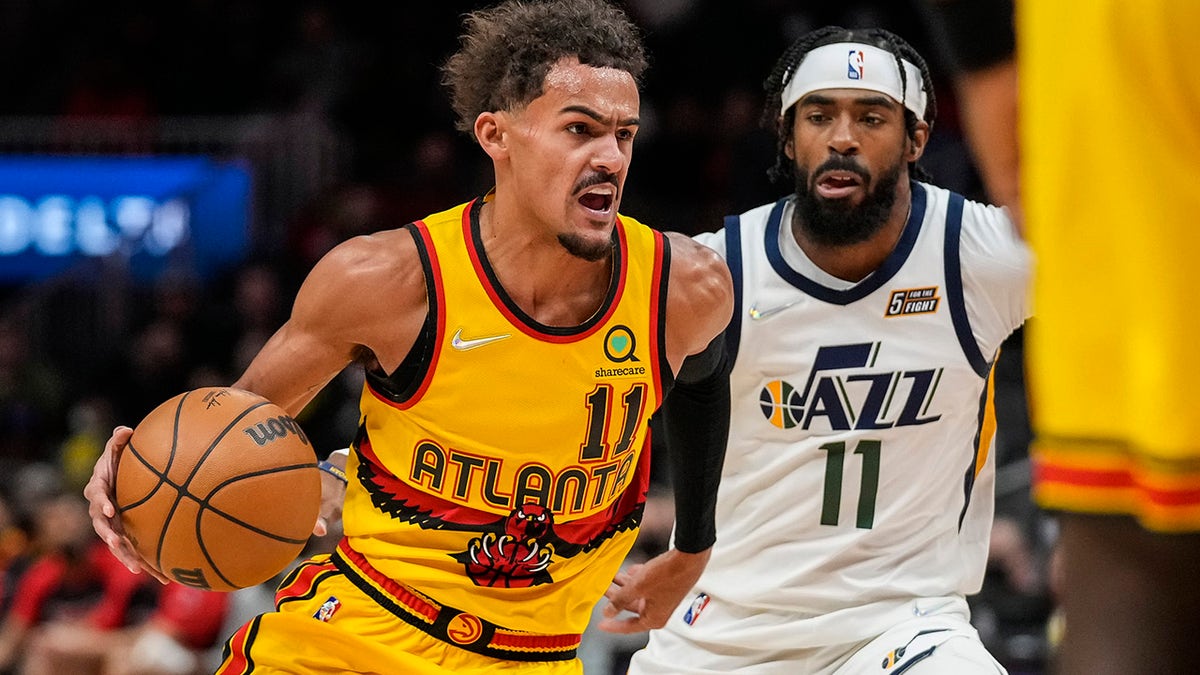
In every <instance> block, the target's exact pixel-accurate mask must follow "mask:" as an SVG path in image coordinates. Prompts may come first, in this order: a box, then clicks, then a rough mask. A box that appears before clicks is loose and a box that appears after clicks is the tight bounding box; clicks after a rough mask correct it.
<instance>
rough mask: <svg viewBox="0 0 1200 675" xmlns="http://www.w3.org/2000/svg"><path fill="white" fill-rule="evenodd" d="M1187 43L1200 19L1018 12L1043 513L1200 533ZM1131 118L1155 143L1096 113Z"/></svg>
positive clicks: (1037, 6)
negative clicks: (1134, 111) (1119, 517)
mask: <svg viewBox="0 0 1200 675" xmlns="http://www.w3.org/2000/svg"><path fill="white" fill-rule="evenodd" d="M1085 5H1086V11H1083V10H1081V9H1080V8H1081V7H1084V6H1085ZM1184 26H1187V27H1189V28H1190V27H1195V26H1200V3H1197V2H1194V1H1193V0H1164V1H1159V2H1137V3H1133V2H1126V1H1125V0H1089V1H1088V2H1087V3H1069V2H1024V3H1017V35H1018V36H1019V39H1020V43H1021V44H1020V50H1019V51H1020V53H1021V58H1020V59H1019V62H1018V68H1019V69H1020V73H1019V77H1020V80H1021V97H1020V116H1021V153H1022V154H1021V186H1022V187H1021V189H1022V193H1023V195H1022V199H1023V204H1022V206H1023V208H1024V212H1025V225H1026V232H1027V233H1028V235H1029V238H1030V243H1031V245H1032V247H1033V250H1034V252H1035V253H1036V255H1037V273H1036V277H1035V282H1034V288H1035V296H1034V302H1033V306H1034V317H1035V318H1034V319H1033V320H1032V322H1031V323H1030V325H1029V330H1028V331H1027V333H1026V334H1027V336H1028V337H1029V343H1028V349H1027V354H1028V355H1029V358H1030V367H1029V383H1030V404H1031V413H1032V415H1033V423H1034V428H1035V431H1036V432H1037V438H1038V441H1037V445H1036V446H1035V448H1034V450H1035V453H1034V457H1035V462H1036V464H1035V474H1034V478H1035V495H1036V497H1037V499H1038V502H1039V503H1040V504H1041V505H1043V506H1045V507H1049V508H1052V509H1059V510H1066V511H1074V512H1082V513H1101V514H1128V515H1132V516H1134V517H1136V518H1137V519H1138V520H1139V521H1140V522H1141V523H1142V525H1144V526H1145V527H1147V528H1149V529H1152V530H1158V531H1164V532H1183V531H1200V386H1198V382H1200V350H1198V349H1197V348H1196V342H1197V338H1198V336H1200V311H1197V308H1196V287H1197V284H1196V275H1195V274H1194V273H1193V272H1194V269H1195V267H1196V265H1197V260H1200V230H1197V228H1196V214H1197V212H1198V211H1200V190H1197V189H1196V188H1197V185H1198V184H1200V164H1197V162H1196V157H1197V155H1198V154H1200V125H1197V124H1196V115H1195V110H1196V105H1197V103H1200V78H1197V77H1196V74H1195V69H1194V68H1193V67H1192V65H1191V63H1190V61H1189V59H1184V58H1181V55H1183V54H1190V53H1192V51H1193V46H1194V41H1195V38H1194V36H1193V34H1192V31H1190V30H1187V29H1184V28H1183V27H1184ZM1064 47H1066V51H1065V52H1064ZM1064 53H1069V54H1071V55H1072V58H1070V59H1069V66H1068V67H1066V68H1064ZM1074 57H1078V58H1074ZM1131 102H1136V103H1135V105H1138V106H1141V109H1144V110H1146V111H1151V112H1149V114H1148V116H1147V118H1146V119H1147V120H1148V122H1147V124H1146V125H1143V124H1136V123H1130V120H1129V119H1127V118H1126V117H1125V116H1123V115H1119V114H1117V115H1100V114H1090V113H1084V114H1081V112H1080V111H1082V110H1084V109H1087V110H1089V111H1097V110H1123V109H1126V108H1128V106H1129V105H1130V104H1131ZM1139 119H1140V118H1139ZM1143 181H1144V184H1142V183H1143Z"/></svg>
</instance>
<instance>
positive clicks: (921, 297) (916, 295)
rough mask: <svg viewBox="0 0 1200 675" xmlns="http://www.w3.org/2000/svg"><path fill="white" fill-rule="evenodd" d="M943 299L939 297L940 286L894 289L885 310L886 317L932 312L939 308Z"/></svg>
mask: <svg viewBox="0 0 1200 675" xmlns="http://www.w3.org/2000/svg"><path fill="white" fill-rule="evenodd" d="M941 301H942V299H941V298H940V297H938V287H937V286H932V287H929V288H909V289H905V290H901V291H892V293H891V295H890V296H888V306H887V308H886V309H884V311H883V315H884V316H886V317H892V316H907V315H909V314H932V313H934V312H936V311H937V310H938V305H939V304H941Z"/></svg>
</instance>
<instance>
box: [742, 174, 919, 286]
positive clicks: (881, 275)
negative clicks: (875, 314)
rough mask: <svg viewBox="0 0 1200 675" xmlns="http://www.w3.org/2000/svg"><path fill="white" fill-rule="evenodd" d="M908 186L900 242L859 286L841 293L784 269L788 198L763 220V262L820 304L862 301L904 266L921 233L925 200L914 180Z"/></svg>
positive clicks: (777, 204) (788, 268)
mask: <svg viewBox="0 0 1200 675" xmlns="http://www.w3.org/2000/svg"><path fill="white" fill-rule="evenodd" d="M909 185H911V186H912V207H911V209H910V210H909V213H908V222H907V223H905V225H904V232H903V233H901V234H900V241H897V242H896V247H895V248H894V249H892V252H891V253H890V254H888V257H887V258H886V259H885V260H884V261H883V264H882V265H880V266H879V269H877V270H875V272H874V273H872V274H871V276H869V277H867V278H866V279H864V280H863V281H862V283H859V284H856V285H854V286H852V287H850V288H847V289H845V290H836V289H833V288H828V287H826V286H822V285H821V284H819V283H817V282H815V281H813V280H812V279H809V278H808V277H806V276H804V275H803V274H800V273H799V272H797V271H796V270H794V269H792V268H791V267H789V266H788V264H787V262H786V261H785V260H784V259H783V252H782V251H781V250H780V249H779V228H780V227H782V222H781V221H782V220H783V207H784V204H786V203H787V201H788V199H791V197H787V198H784V199H781V200H779V201H778V202H776V203H775V208H774V209H772V210H771V216H770V218H768V219H767V230H766V241H765V242H763V243H764V244H765V246H766V252H767V260H769V261H770V262H771V267H773V268H774V269H775V272H776V273H777V274H778V275H779V276H780V277H782V278H783V279H784V281H787V282H788V283H789V284H791V285H793V286H795V287H796V288H798V289H800V290H801V291H804V292H805V293H807V294H809V295H811V296H812V297H814V298H816V299H818V300H821V301H822V302H828V303H830V304H832V305H848V304H850V303H852V302H855V301H858V300H862V299H863V298H865V297H867V296H868V295H870V294H872V293H874V292H875V291H877V290H879V288H880V287H882V286H883V285H884V284H886V283H887V282H888V281H890V280H891V278H892V277H893V276H895V275H896V273H897V272H899V271H900V268H901V267H903V266H904V261H906V260H908V256H909V254H910V253H912V250H913V246H915V245H916V243H917V237H918V236H919V235H920V234H921V224H922V223H923V222H924V221H925V204H926V199H927V198H926V195H925V188H924V187H922V186H921V184H920V183H917V182H916V181H913V182H911V183H909Z"/></svg>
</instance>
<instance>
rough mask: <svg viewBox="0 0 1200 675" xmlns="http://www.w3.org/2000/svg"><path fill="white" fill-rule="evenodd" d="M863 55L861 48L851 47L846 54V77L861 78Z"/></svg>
mask: <svg viewBox="0 0 1200 675" xmlns="http://www.w3.org/2000/svg"><path fill="white" fill-rule="evenodd" d="M864 59H865V55H864V54H863V53H862V51H861V50H858V49H851V50H850V53H849V54H847V55H846V77H848V78H850V79H851V80H861V79H862V78H863V65H864V64H863V61H864Z"/></svg>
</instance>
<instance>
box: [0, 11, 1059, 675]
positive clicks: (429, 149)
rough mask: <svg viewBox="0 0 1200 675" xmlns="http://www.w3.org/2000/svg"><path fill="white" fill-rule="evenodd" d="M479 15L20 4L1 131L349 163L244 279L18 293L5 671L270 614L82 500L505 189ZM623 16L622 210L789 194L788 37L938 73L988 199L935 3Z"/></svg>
mask: <svg viewBox="0 0 1200 675" xmlns="http://www.w3.org/2000/svg"><path fill="white" fill-rule="evenodd" d="M481 4H483V3H479V2H444V3H423V4H421V5H416V6H414V5H413V4H412V3H350V4H349V6H348V5H347V4H346V3H333V2H330V1H325V2H322V1H320V0H316V1H312V2H305V3H296V4H292V3H272V2H261V1H259V2H240V1H239V2H235V1H234V0H184V1H183V2H174V3H136V2H117V3H106V4H96V3H82V2H73V1H71V0H50V1H39V2H33V0H14V1H11V2H5V3H3V6H2V8H0V55H2V57H3V58H5V59H6V61H5V62H7V63H21V64H24V65H23V66H22V67H19V68H7V69H4V70H3V71H2V72H0V86H2V87H3V91H4V92H5V95H4V96H3V97H0V122H2V120H3V119H4V118H5V117H17V116H48V117H52V118H64V119H66V118H72V117H77V118H109V119H111V118H116V119H120V120H124V121H125V122H126V123H128V124H131V125H138V124H155V123H163V122H164V121H167V122H169V120H170V119H171V118H172V117H175V116H195V115H206V116H236V115H248V114H259V113H271V114H289V115H305V116H312V117H314V118H317V119H320V120H321V121H322V122H323V123H324V124H325V125H326V126H327V127H328V128H330V129H332V130H333V131H334V133H335V136H336V138H337V139H338V142H339V146H340V147H341V148H342V149H343V151H344V153H345V156H346V157H347V161H346V162H345V164H344V166H343V167H342V168H341V169H340V170H339V173H338V175H337V176H335V179H334V180H331V181H329V182H328V183H327V184H326V185H324V186H322V187H321V189H318V190H315V191H313V192H312V193H311V194H309V195H307V196H306V198H305V199H303V200H301V201H299V202H298V203H295V204H293V205H291V206H292V208H290V209H282V210H277V211H272V212H260V213H257V214H255V227H256V228H257V229H258V230H259V233H260V234H261V233H269V234H270V236H260V237H258V238H253V239H252V241H254V242H255V244H254V246H253V247H252V249H251V250H248V251H247V252H246V257H245V259H244V260H243V262H242V263H241V264H239V265H237V266H234V267H232V268H230V269H227V270H224V271H223V272H222V273H220V274H218V275H217V276H216V277H214V278H200V277H196V276H194V275H192V274H189V273H186V272H178V273H174V272H171V271H168V272H167V273H165V274H163V275H162V276H160V277H159V278H158V279H156V280H155V281H154V282H152V283H149V284H138V283H135V282H134V281H132V280H131V279H130V278H129V276H128V274H126V273H124V272H123V271H122V270H120V269H114V268H112V267H110V266H104V265H99V266H93V267H91V268H88V269H86V270H83V269H81V270H76V271H73V272H69V273H67V274H65V275H62V276H61V277H58V278H54V279H51V280H49V281H43V282H38V283H36V284H22V283H11V284H8V285H0V674H2V673H7V672H13V673H41V672H52V671H57V672H72V673H87V672H95V673H99V672H105V673H189V672H193V671H196V669H199V671H197V672H203V670H204V668H206V667H207V668H211V660H210V659H211V658H212V655H213V653H214V650H216V649H219V643H220V641H221V640H223V639H224V637H225V636H226V635H227V633H228V630H229V627H230V626H233V625H236V623H237V622H239V621H240V618H241V617H244V616H248V612H252V611H257V610H258V609H260V608H261V607H262V603H265V602H269V598H270V588H269V587H267V586H264V588H259V589H247V591H245V592H239V593H236V594H229V595H223V594H205V593H202V592H199V591H192V590H190V589H186V588H183V587H178V586H176V585H171V586H166V587H159V586H158V584H156V583H149V584H147V583H146V577H145V576H144V575H143V576H141V577H136V576H134V575H130V574H129V573H128V572H126V571H124V570H123V568H121V567H120V566H119V565H116V564H114V562H113V561H112V560H111V558H110V557H108V556H107V552H106V551H105V550H104V548H103V545H102V544H101V543H100V542H99V540H98V539H96V538H95V536H94V535H93V534H92V531H91V526H90V523H89V522H88V520H87V516H86V504H85V503H83V502H82V499H81V496H80V493H81V490H82V487H83V484H84V483H85V482H86V480H87V478H88V476H89V475H90V473H91V468H92V465H93V464H94V462H95V459H96V457H97V456H98V455H99V453H100V452H101V450H102V448H103V444H104V441H105V440H106V439H107V438H108V435H109V433H110V432H111V430H112V428H113V426H114V425H116V424H126V425H130V426H132V425H135V424H136V423H137V421H138V420H140V419H141V418H142V417H143V416H144V415H145V414H146V413H148V412H149V411H150V410H151V409H153V407H154V406H156V405H157V404H158V403H161V402H162V401H164V400H166V399H168V398H170V397H171V396H174V395H175V394H177V393H180V392H182V391H184V390H187V389H191V388H195V387H199V386H207V385H216V384H228V383H229V382H231V381H233V380H234V379H236V377H237V375H238V374H239V373H240V372H241V370H242V369H243V368H244V367H245V365H246V364H247V362H248V360H249V359H250V358H251V357H252V356H253V355H254V353H255V352H256V351H257V349H258V347H259V346H261V344H262V343H263V341H264V340H266V339H267V337H269V336H270V334H271V333H272V332H273V331H274V330H275V328H277V327H278V326H279V325H280V323H281V322H282V321H283V320H284V318H285V317H286V315H287V312H288V311H289V304H290V299H291V297H292V295H293V294H294V292H295V290H296V284H297V283H298V281H299V279H301V278H303V275H304V274H305V273H306V272H307V271H308V269H309V268H310V267H311V265H312V264H313V263H314V262H315V261H316V260H317V259H318V258H319V257H320V256H321V255H322V254H323V253H324V252H326V251H327V250H329V248H331V247H332V246H334V245H335V244H337V243H338V242H340V241H342V240H344V239H346V238H348V237H351V236H354V235H357V234H362V233H367V232H371V231H375V230H378V229H381V228H389V227H396V226H399V225H402V224H404V223H405V222H408V221H410V220H412V219H415V218H419V217H421V216H424V215H426V214H428V213H430V212H434V211H437V210H441V209H443V208H446V207H448V206H450V205H453V204H456V203H459V202H462V201H465V200H467V199H470V198H471V197H473V196H476V195H478V194H480V193H482V192H483V191H485V190H486V189H487V187H488V180H489V178H488V176H487V174H486V165H485V164H484V163H483V161H482V157H481V153H479V152H478V150H477V149H476V148H474V147H473V145H472V143H471V142H470V141H469V140H468V139H466V138H463V137H460V136H458V135H456V132H454V131H453V124H452V121H451V114H450V112H449V107H448V103H447V101H446V98H445V95H444V92H443V90H442V89H441V88H440V86H439V83H438V78H439V76H438V72H437V66H438V65H439V64H440V63H441V62H442V60H443V59H444V58H445V57H446V56H447V55H448V54H449V53H450V52H451V51H452V50H453V49H454V47H455V44H454V43H453V39H454V37H453V36H455V35H456V34H457V32H458V27H459V21H460V17H461V14H462V13H463V12H464V11H467V10H469V9H472V8H473V7H476V6H479V5H481ZM623 4H625V5H626V6H627V7H628V9H629V10H630V11H631V13H632V14H633V16H634V17H635V18H636V19H637V20H638V21H639V22H640V23H641V24H642V25H643V26H644V27H645V29H646V37H647V43H648V46H649V50H650V54H651V57H652V62H651V63H652V65H651V70H650V72H649V73H648V75H647V78H646V81H645V83H644V94H643V104H642V105H643V109H642V114H643V119H642V130H641V132H640V134H639V137H638V145H637V152H636V154H635V162H634V166H633V171H632V180H631V181H630V183H629V186H628V192H627V194H626V196H625V201H624V203H623V205H622V210H623V211H624V212H626V213H630V214H633V215H636V216H637V217H638V218H639V219H641V220H643V221H645V222H648V223H650V224H652V225H655V226H658V227H661V228H663V229H670V230H677V231H683V232H687V233H697V232H701V231H706V230H715V229H716V228H717V227H719V226H720V223H721V217H722V216H723V215H725V214H727V213H737V212H740V211H741V210H744V209H745V208H748V207H749V206H752V205H756V204H759V203H761V202H764V201H767V200H770V199H773V198H775V197H776V196H778V195H780V194H782V193H783V192H786V189H785V188H779V187H773V186H771V185H770V184H769V183H768V181H767V178H766V168H767V167H768V166H769V165H770V163H771V162H772V160H773V153H774V146H773V141H772V140H771V136H770V135H769V134H768V133H767V132H766V131H765V130H764V129H763V127H762V126H761V124H760V115H761V110H762V96H761V88H760V84H761V82H762V79H763V78H764V77H765V75H766V74H767V73H768V71H769V70H770V67H771V65H772V64H773V63H774V60H775V58H776V57H777V56H778V55H779V53H780V52H782V50H783V48H784V47H785V46H786V45H787V44H788V43H789V42H790V41H791V40H792V39H793V38H794V37H795V36H797V35H799V34H801V33H803V32H805V31H807V30H809V29H811V28H813V27H816V26H818V25H822V24H827V23H834V24H839V25H844V26H866V25H878V26H882V27H886V28H889V29H891V30H893V31H895V32H897V33H900V34H901V35H904V36H905V37H906V38H907V39H909V41H910V42H912V43H913V44H914V45H915V46H916V47H917V48H918V49H919V50H921V51H923V52H924V53H926V54H927V56H928V59H929V61H930V63H931V66H933V68H934V71H935V75H937V76H938V77H939V79H940V83H939V90H938V102H939V111H938V125H937V128H936V130H935V132H934V134H933V140H932V141H931V143H930V146H929V149H928V150H927V152H926V154H925V159H924V160H923V161H922V164H923V166H925V168H926V169H927V170H928V171H929V172H930V173H931V174H932V175H933V177H934V179H935V182H937V183H939V184H941V185H944V186H946V187H949V188H951V189H954V190H956V191H959V192H962V193H964V194H966V195H968V196H970V197H973V198H982V197H983V195H982V193H981V187H980V184H979V179H978V177H977V175H976V174H975V172H974V168H973V166H972V164H971V161H970V157H969V154H968V152H967V150H966V149H965V145H964V143H963V141H962V138H961V136H960V134H959V129H958V125H957V120H956V114H957V111H956V108H955V101H954V95H953V89H952V87H951V86H950V83H949V78H948V77H947V76H946V75H945V69H944V68H943V67H942V66H941V64H942V63H943V61H942V60H941V59H940V55H939V51H938V46H937V45H936V44H931V43H930V39H929V37H928V32H927V31H926V30H925V28H924V24H923V22H922V19H921V16H920V12H921V11H922V10H921V8H920V6H919V4H918V3H909V2H886V3H885V2H870V1H866V0H861V1H859V2H852V1H851V2H845V3H839V4H838V6H837V7H836V8H825V9H817V8H811V7H805V6H803V5H804V3H792V2H786V1H784V0H742V1H740V2H737V3H733V2H722V1H718V0H630V1H628V2H625V3H623ZM0 126H2V124H0ZM0 135H2V133H0ZM0 140H2V139H0ZM135 150H144V149H131V152H132V151H135ZM0 192H2V190H0ZM0 264H3V263H2V262H0ZM1020 347H1021V343H1020V336H1019V335H1018V336H1016V337H1015V338H1014V339H1013V340H1010V344H1008V345H1006V347H1005V350H1004V352H1003V357H1002V360H1001V364H1000V366H999V368H998V371H997V405H998V409H999V410H998V414H999V415H1000V418H1001V420H1000V421H1001V433H1000V439H999V447H998V448H997V451H998V463H999V467H1000V480H999V488H998V489H999V492H1000V494H999V495H998V505H999V506H998V512H999V514H1000V519H999V521H998V524H997V528H996V534H995V538H994V546H993V550H994V553H995V556H994V565H993V568H994V569H993V573H992V574H989V577H988V582H987V584H986V586H985V590H984V593H982V594H980V596H978V597H977V598H975V599H974V601H973V602H974V605H975V607H974V613H975V619H976V624H977V626H978V627H979V628H980V631H981V633H982V634H983V636H984V638H985V642H988V644H989V647H990V648H991V649H992V651H993V653H995V654H997V656H998V658H1001V660H1002V661H1004V662H1005V663H1006V665H1007V666H1008V667H1009V668H1010V672H1014V673H1023V672H1024V673H1037V672H1041V670H1040V668H1041V664H1042V663H1043V662H1044V660H1045V656H1046V652H1047V650H1048V649H1049V646H1048V645H1049V642H1050V641H1049V640H1048V638H1047V630H1046V628H1047V622H1048V618H1049V617H1050V615H1051V612H1052V609H1053V602H1052V594H1051V593H1050V591H1049V576H1048V569H1049V567H1050V562H1049V559H1050V556H1049V550H1050V546H1049V544H1050V541H1051V540H1052V538H1053V532H1052V529H1051V528H1050V527H1049V526H1048V522H1047V521H1046V520H1045V519H1044V518H1043V517H1042V516H1041V514H1038V513H1037V512H1036V510H1035V509H1033V508H1032V506H1031V505H1030V502H1029V499H1028V469H1027V465H1026V464H1025V457H1026V454H1025V450H1026V445H1027V443H1028V424H1027V419H1026V417H1025V408H1024V393H1023V388H1022V374H1021V370H1022V361H1021V350H1020ZM361 382H362V380H361V374H360V373H359V372H358V371H357V370H356V369H355V368H349V369H347V371H346V372H344V373H343V375H342V376H341V377H339V378H338V379H337V380H336V381H335V382H334V383H332V384H331V385H330V386H329V387H327V388H326V390H325V391H324V392H322V394H321V395H320V396H319V397H318V398H317V399H316V400H315V401H314V402H313V404H312V405H310V406H309V408H308V409H306V410H305V411H304V413H303V415H302V416H301V419H300V422H301V423H302V424H303V425H304V428H305V430H306V431H307V432H308V434H309V436H310V437H312V438H313V440H314V444H315V446H316V447H317V448H318V449H319V451H320V452H322V453H327V452H329V451H331V450H333V449H336V448H340V447H344V446H346V445H347V444H348V443H349V441H350V439H351V438H352V436H353V432H354V429H355V427H356V424H357V396H358V393H359V389H360V387H361ZM656 481H657V483H658V485H657V486H656V493H655V500H654V503H653V506H654V507H653V508H652V509H650V510H649V511H648V516H647V520H648V522H647V526H646V528H645V530H646V534H645V535H644V537H643V540H642V542H641V544H640V545H639V548H638V550H637V551H635V554H634V555H633V556H632V557H631V562H632V561H634V560H636V559H637V558H638V557H639V556H647V555H649V554H652V553H653V552H655V551H656V550H658V549H659V548H661V547H662V546H665V543H666V541H667V538H668V536H669V531H670V519H671V515H670V506H669V498H668V497H663V496H662V491H661V488H662V484H663V483H665V478H664V477H663V475H662V472H661V471H658V470H657V469H656ZM326 545H328V542H316V541H315V542H313V544H312V546H311V547H310V549H319V548H321V547H322V546H326ZM181 617H186V618H187V621H181V620H180V618H181ZM588 637H589V639H591V642H589V641H588V640H585V650H587V653H586V654H585V658H586V659H587V661H588V664H589V665H588V673H589V675H607V673H610V672H623V671H622V670H621V668H622V667H623V663H624V661H623V659H624V658H627V655H628V653H629V652H630V651H632V650H633V649H636V648H637V647H638V646H639V642H638V639H639V638H637V637H634V638H627V637H621V638H617V637H608V638H606V637H605V636H599V635H597V636H591V635H589V636H588ZM134 645H137V646H138V649H131V647H132V646H134ZM135 653H136V654H144V655H146V656H145V657H144V658H143V659H141V660H138V659H133V658H131V656H130V655H131V654H135ZM206 659H208V660H206Z"/></svg>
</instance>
